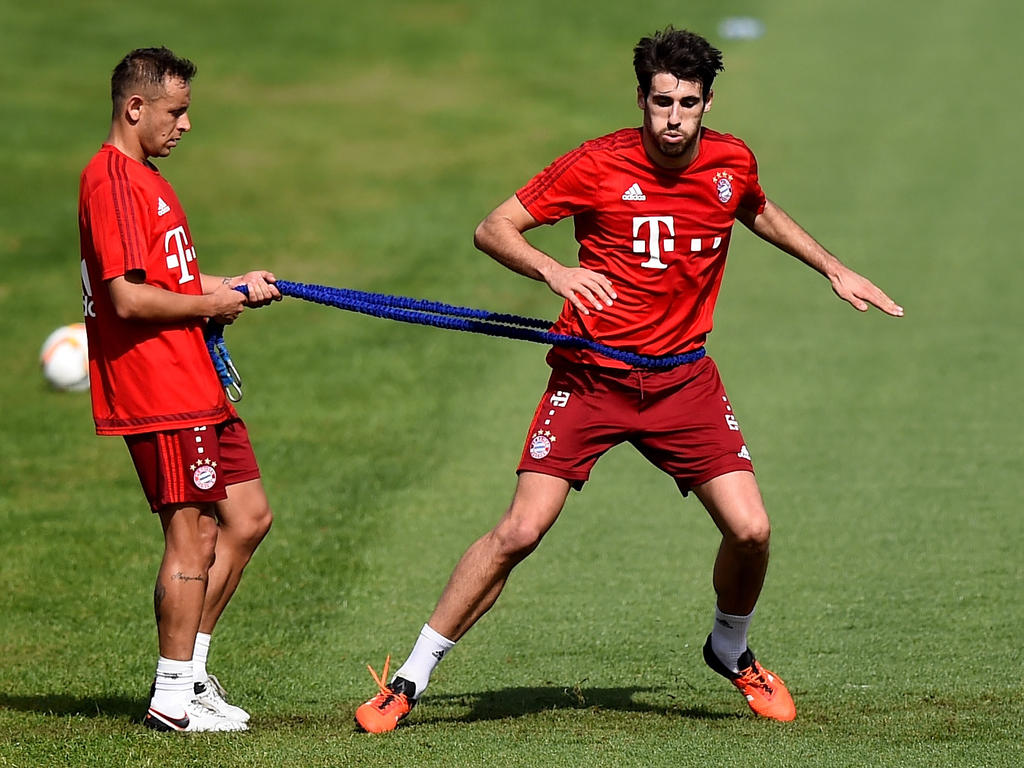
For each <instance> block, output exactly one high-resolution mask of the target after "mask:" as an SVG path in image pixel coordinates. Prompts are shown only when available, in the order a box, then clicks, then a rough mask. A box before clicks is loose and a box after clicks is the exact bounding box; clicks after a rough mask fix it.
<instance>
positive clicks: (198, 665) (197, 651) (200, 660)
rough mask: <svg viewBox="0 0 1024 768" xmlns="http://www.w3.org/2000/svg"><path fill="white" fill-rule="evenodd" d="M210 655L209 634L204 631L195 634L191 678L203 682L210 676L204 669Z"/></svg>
mask: <svg viewBox="0 0 1024 768" xmlns="http://www.w3.org/2000/svg"><path fill="white" fill-rule="evenodd" d="M209 655H210V636H209V635H208V634H206V633H205V632H198V633H197V634H196V644H195V647H194V648H193V650H192V680H193V681H194V682H197V683H205V682H206V681H207V679H208V678H209V677H210V675H209V673H208V672H207V671H206V659H207V657H209Z"/></svg>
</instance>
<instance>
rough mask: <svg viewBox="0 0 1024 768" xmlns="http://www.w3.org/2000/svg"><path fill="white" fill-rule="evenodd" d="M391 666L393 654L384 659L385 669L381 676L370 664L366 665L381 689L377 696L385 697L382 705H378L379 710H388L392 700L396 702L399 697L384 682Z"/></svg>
mask: <svg viewBox="0 0 1024 768" xmlns="http://www.w3.org/2000/svg"><path fill="white" fill-rule="evenodd" d="M390 666H391V654H388V657H387V658H386V659H384V669H383V670H382V671H381V673H380V674H379V675H378V674H377V672H376V671H375V670H374V668H373V667H371V666H370V665H369V664H367V665H366V668H367V669H368V670H370V674H371V675H372V676H373V681H374V682H375V683H376V684H377V687H378V688H380V693H379V694H377V695H378V696H381V695H383V696H384V699H382V700H381V702H380V704H378V705H377V708H378V709H386V708H387V706H388V705H389V704H390V703H391V702H392V700H394V699H395V698H396V697H397V696H398V695H399V694H397V693H395V692H394V691H392V690H391V689H390V688H388V687H387V685H385V683H384V681H385V680H387V679H388V667H390Z"/></svg>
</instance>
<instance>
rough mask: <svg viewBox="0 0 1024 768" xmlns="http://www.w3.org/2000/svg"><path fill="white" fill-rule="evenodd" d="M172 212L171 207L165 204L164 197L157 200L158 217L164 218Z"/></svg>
mask: <svg viewBox="0 0 1024 768" xmlns="http://www.w3.org/2000/svg"><path fill="white" fill-rule="evenodd" d="M170 212H171V206H169V205H168V204H167V203H165V202H164V199H163V198H162V197H158V198H157V199H156V215H157V216H163V215H164V214H165V213H170Z"/></svg>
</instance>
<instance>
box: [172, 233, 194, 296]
mask: <svg viewBox="0 0 1024 768" xmlns="http://www.w3.org/2000/svg"><path fill="white" fill-rule="evenodd" d="M172 246H173V247H172ZM164 251H166V252H167V268H168V269H179V270H181V277H179V278H178V284H179V285H181V284H183V283H187V282H190V281H191V280H195V279H196V276H195V275H193V274H192V273H191V272H189V271H188V265H189V262H190V261H195V258H196V249H195V247H194V246H192V245H190V244H189V242H188V235H187V234H186V233H185V228H184V227H175V228H174V229H171V230H168V231H167V234H166V235H164Z"/></svg>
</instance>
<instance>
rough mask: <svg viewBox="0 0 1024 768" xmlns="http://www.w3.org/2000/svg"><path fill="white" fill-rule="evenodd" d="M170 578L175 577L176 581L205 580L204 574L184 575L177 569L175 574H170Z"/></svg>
mask: <svg viewBox="0 0 1024 768" xmlns="http://www.w3.org/2000/svg"><path fill="white" fill-rule="evenodd" d="M171 578H172V579H177V580H178V581H206V576H204V575H203V574H199V575H198V576H186V575H185V574H184V573H182V572H181V571H178V572H177V573H176V574H174V575H173V576H171Z"/></svg>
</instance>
